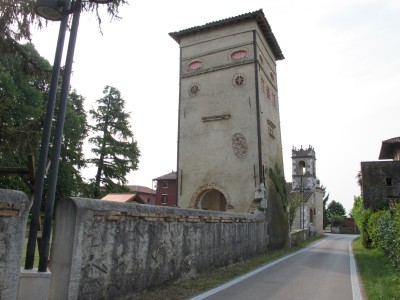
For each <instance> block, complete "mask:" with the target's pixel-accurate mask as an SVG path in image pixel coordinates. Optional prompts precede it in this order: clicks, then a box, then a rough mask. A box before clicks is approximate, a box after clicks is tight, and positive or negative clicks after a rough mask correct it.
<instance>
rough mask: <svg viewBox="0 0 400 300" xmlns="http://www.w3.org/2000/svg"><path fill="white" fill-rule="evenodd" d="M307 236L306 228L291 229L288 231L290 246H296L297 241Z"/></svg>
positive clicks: (301, 240)
mask: <svg viewBox="0 0 400 300" xmlns="http://www.w3.org/2000/svg"><path fill="white" fill-rule="evenodd" d="M309 236H310V235H309V231H308V228H305V229H297V230H293V231H292V232H291V233H290V247H294V246H297V245H298V244H299V243H301V242H304V241H306V240H308V238H309Z"/></svg>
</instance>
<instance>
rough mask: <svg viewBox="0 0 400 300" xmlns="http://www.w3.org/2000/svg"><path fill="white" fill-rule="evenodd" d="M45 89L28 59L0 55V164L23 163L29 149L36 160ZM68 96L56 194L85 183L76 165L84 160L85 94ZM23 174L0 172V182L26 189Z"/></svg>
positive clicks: (39, 61) (45, 78) (32, 55)
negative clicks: (2, 173) (1, 173)
mask: <svg viewBox="0 0 400 300" xmlns="http://www.w3.org/2000/svg"><path fill="white" fill-rule="evenodd" d="M21 47H22V48H23V49H24V51H25V53H26V54H27V55H28V56H29V60H30V61H35V64H36V65H39V66H41V68H43V69H51V65H50V64H49V62H48V61H47V60H45V59H44V58H42V57H41V56H40V55H39V53H38V52H37V51H36V50H35V48H34V46H33V45H32V44H26V45H22V46H21ZM48 90H49V74H48V73H46V72H37V70H35V67H34V66H33V65H31V64H25V63H24V59H23V58H22V57H21V56H20V55H19V54H18V53H8V54H4V55H2V56H0V166H2V167H26V166H27V155H28V154H33V155H34V157H36V161H37V159H38V156H39V151H40V143H41V133H42V130H43V124H44V117H45V110H46V107H47V100H48ZM68 100H69V101H68V104H67V112H66V120H65V126H64V140H63V146H62V149H61V158H60V166H59V176H58V182H57V191H56V197H57V198H56V199H58V198H59V197H63V196H69V195H77V194H78V193H80V190H81V189H83V185H84V182H83V180H82V177H81V175H80V171H79V170H80V169H81V168H82V167H84V165H85V160H84V157H83V151H82V145H83V141H84V139H85V138H86V136H87V131H88V124H87V122H86V112H85V111H84V109H83V101H84V98H83V97H82V96H80V95H78V94H77V93H76V92H75V91H73V92H72V93H70V95H69V99H68ZM50 146H51V145H50ZM49 154H51V151H50V153H49ZM22 178H24V177H22ZM22 178H21V177H20V176H18V175H12V176H10V175H7V176H6V175H0V187H2V188H8V189H17V190H21V191H24V192H26V193H28V192H30V191H29V187H28V185H27V184H26V182H25V180H23V179H22ZM43 195H46V193H43Z"/></svg>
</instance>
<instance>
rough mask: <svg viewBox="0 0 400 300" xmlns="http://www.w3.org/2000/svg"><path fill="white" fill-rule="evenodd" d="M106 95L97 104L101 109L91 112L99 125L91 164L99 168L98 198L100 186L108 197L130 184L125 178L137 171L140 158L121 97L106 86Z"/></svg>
mask: <svg viewBox="0 0 400 300" xmlns="http://www.w3.org/2000/svg"><path fill="white" fill-rule="evenodd" d="M103 95H104V97H103V98H101V99H99V100H97V101H96V103H97V104H98V107H97V108H96V109H94V108H93V109H91V110H90V111H89V112H90V114H91V117H92V119H93V120H94V122H95V124H96V125H94V126H92V130H93V131H94V132H95V134H96V135H95V136H94V137H91V138H90V139H89V142H90V143H92V144H94V145H95V148H93V149H92V152H93V153H94V154H95V155H96V157H95V158H92V159H90V160H89V161H90V163H92V164H93V165H95V166H96V168H97V173H96V177H95V178H94V180H93V185H94V186H93V197H95V198H99V197H100V195H101V194H103V193H102V191H101V190H100V187H101V186H102V189H103V190H104V192H106V193H109V192H112V191H114V192H116V191H120V189H121V188H123V186H124V185H125V184H126V182H127V180H126V178H125V176H126V174H128V173H129V172H130V171H133V170H136V169H137V167H138V163H139V156H140V151H139V148H138V146H137V142H136V141H135V140H134V137H133V133H132V131H131V126H130V124H129V118H130V113H127V112H125V111H124V109H125V100H124V99H123V98H122V97H121V93H120V92H119V91H118V90H117V89H116V88H114V87H111V86H106V87H105V89H104V91H103ZM115 181H116V182H115Z"/></svg>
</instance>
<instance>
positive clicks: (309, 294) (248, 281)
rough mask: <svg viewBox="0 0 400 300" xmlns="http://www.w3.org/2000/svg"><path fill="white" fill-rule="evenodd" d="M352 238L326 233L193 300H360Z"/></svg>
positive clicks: (352, 236)
mask: <svg viewBox="0 0 400 300" xmlns="http://www.w3.org/2000/svg"><path fill="white" fill-rule="evenodd" d="M355 237H356V236H354V235H328V236H327V238H324V239H322V240H319V241H317V242H316V243H314V244H312V245H311V246H309V247H308V248H305V249H303V250H300V251H298V252H295V253H293V254H290V255H288V256H285V257H283V258H280V259H278V260H276V261H273V262H271V263H268V264H266V265H264V266H262V267H260V268H258V269H256V270H255V271H252V272H250V273H248V274H245V275H243V276H241V277H239V278H237V279H234V280H232V281H230V282H228V283H226V284H224V285H222V286H219V287H217V288H215V289H212V290H210V291H207V292H205V293H203V294H201V295H198V296H196V297H194V298H192V300H200V299H208V300H210V299H218V300H224V299H229V300H235V299H240V300H255V299H257V300H259V299H263V300H264V299H271V300H278V299H279V300H292V299H293V300H302V299H304V300H313V299H318V300H324V299H337V300H351V299H353V300H360V299H362V297H361V292H360V286H359V281H358V278H357V272H356V269H355V263H354V256H353V254H352V251H351V242H352V240H353V239H354V238H355Z"/></svg>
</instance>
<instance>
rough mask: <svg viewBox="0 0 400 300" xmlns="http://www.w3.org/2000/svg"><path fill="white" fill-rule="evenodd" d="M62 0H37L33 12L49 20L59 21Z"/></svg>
mask: <svg viewBox="0 0 400 300" xmlns="http://www.w3.org/2000/svg"><path fill="white" fill-rule="evenodd" d="M63 2H64V1H62V0H37V1H36V4H35V7H34V9H35V12H36V14H38V15H39V16H41V17H42V18H45V19H46V20H50V21H60V20H61V13H62V8H63Z"/></svg>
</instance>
